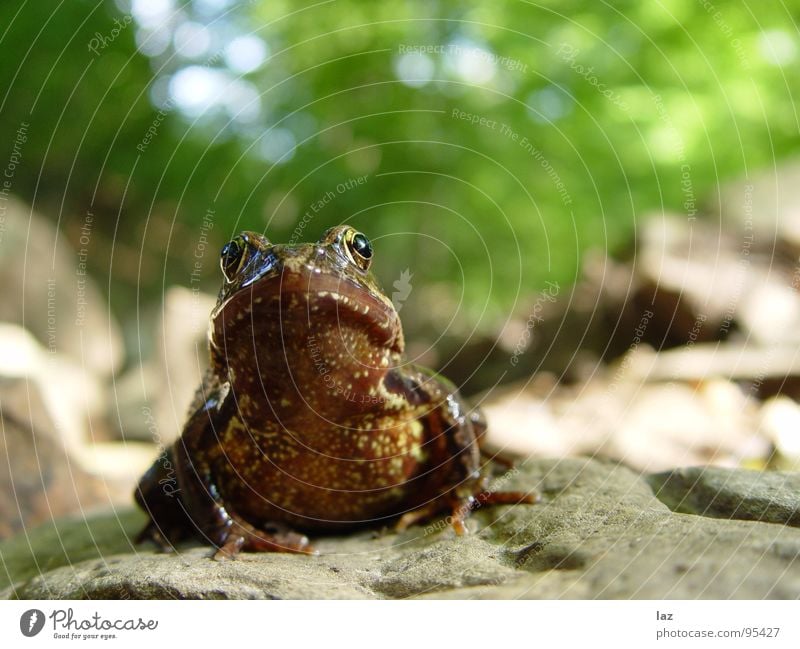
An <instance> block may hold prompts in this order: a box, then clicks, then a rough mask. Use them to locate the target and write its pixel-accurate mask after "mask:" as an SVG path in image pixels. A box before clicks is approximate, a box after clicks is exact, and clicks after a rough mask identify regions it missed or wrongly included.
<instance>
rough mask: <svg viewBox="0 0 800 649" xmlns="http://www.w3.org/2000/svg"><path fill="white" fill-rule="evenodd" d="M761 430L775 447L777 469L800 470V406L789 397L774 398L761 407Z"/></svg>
mask: <svg viewBox="0 0 800 649" xmlns="http://www.w3.org/2000/svg"><path fill="white" fill-rule="evenodd" d="M759 430H760V431H761V432H762V433H763V434H764V436H765V437H766V438H767V439H769V440H770V441H771V442H772V444H773V446H774V447H775V453H774V456H773V458H771V459H772V461H773V463H774V465H775V467H774V468H780V469H783V470H787V471H799V470H800V406H799V405H798V404H797V402H796V401H793V400H792V399H789V398H788V397H784V396H779V397H773V398H772V399H770V400H769V401H767V402H766V403H764V405H763V406H762V407H761V412H760V425H759Z"/></svg>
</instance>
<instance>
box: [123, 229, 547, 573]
mask: <svg viewBox="0 0 800 649" xmlns="http://www.w3.org/2000/svg"><path fill="white" fill-rule="evenodd" d="M373 257H374V250H373V245H372V243H371V242H370V240H369V239H368V238H367V236H366V235H364V234H363V233H362V232H360V231H358V230H357V229H355V228H354V227H352V226H350V225H340V226H336V227H333V228H331V229H329V230H328V231H327V232H325V233H324V234H323V236H322V237H321V238H320V239H319V240H318V241H316V242H314V243H300V244H298V243H288V244H280V243H272V242H271V241H270V240H269V239H268V238H267V237H266V236H265V235H264V234H259V233H257V232H253V231H244V232H242V233H241V234H239V235H238V236H236V237H235V238H234V239H232V240H231V241H229V242H228V243H227V244H225V246H224V247H223V248H222V251H221V254H220V268H221V271H222V275H223V278H224V279H223V284H222V287H221V289H220V292H219V296H218V299H217V303H216V306H215V307H214V309H213V311H212V313H211V316H210V322H209V331H208V350H209V367H208V370H207V371H206V373H205V375H204V376H203V379H202V381H201V385H200V387H199V388H198V390H197V392H196V394H195V397H194V401H193V403H192V405H191V407H190V410H189V415H188V418H187V420H186V423H185V425H184V426H183V429H182V432H181V434H180V436H179V437H178V438H177V439H176V440H175V442H174V443H172V444H171V445H170V446H168V447H167V448H166V449H164V451H163V453H162V454H161V455H160V456H159V458H157V459H156V461H155V462H154V463H153V465H152V466H151V467H150V468H149V470H148V471H147V472H146V473H145V474H144V475H143V476H142V478H141V479H140V481H139V483H138V485H137V487H136V489H135V493H134V497H135V501H136V503H137V504H138V506H139V507H140V508H141V509H143V510H144V511H145V512H146V513H147V515H148V522H147V524H146V526H145V527H144V529H143V530H142V532H141V533H140V535H139V536H138V538H137V540H138V541H140V542H142V541H152V542H154V543H155V544H156V545H157V546H158V547H159V548H160V549H162V550H164V551H170V550H173V549H174V548H175V545H176V544H178V543H180V542H181V541H184V540H188V539H191V538H194V539H196V540H200V541H201V542H202V543H205V544H207V545H210V546H212V547H213V548H214V554H213V557H214V558H215V559H218V560H225V559H232V558H236V557H237V555H238V554H239V553H240V552H291V553H300V554H314V553H316V550H315V547H314V545H312V543H311V542H310V540H309V536H308V535H309V534H310V535H312V536H314V535H315V534H319V535H323V534H337V533H342V534H344V533H348V532H351V531H354V530H359V529H364V528H375V529H378V528H381V529H386V528H387V527H389V526H393V527H394V529H396V530H398V531H402V530H406V529H408V528H409V527H410V526H412V525H414V524H422V523H424V522H427V521H430V520H433V519H434V518H436V517H437V516H441V515H444V514H449V517H448V518H447V519H446V520H448V521H449V522H450V523H451V524H452V527H453V529H454V531H455V533H456V534H457V535H463V534H465V533H467V532H468V528H467V526H466V520H467V518H468V517H469V515H470V514H471V512H473V511H474V510H476V509H478V508H480V507H482V506H488V505H502V504H505V505H510V504H522V503H526V504H532V503H534V502H536V501H537V499H538V496H537V495H536V494H535V493H534V492H519V491H508V492H506V491H497V490H495V491H492V490H490V489H489V481H490V480H491V477H492V474H493V471H494V469H493V467H495V466H496V464H495V463H494V462H493V461H490V460H491V458H490V457H488V455H487V451H486V450H485V448H484V447H485V444H484V441H485V439H486V432H487V423H486V419H485V417H484V415H483V414H482V412H481V410H480V409H479V408H470V407H469V405H468V403H467V401H466V400H465V399H464V398H463V397H462V396H461V394H460V392H459V390H458V388H457V387H456V386H455V385H454V384H453V383H452V382H450V381H449V380H448V379H446V378H444V377H443V376H441V375H439V374H437V373H435V372H433V371H431V370H428V369H425V368H423V367H420V366H418V365H417V364H415V363H413V362H410V361H408V360H407V359H406V356H405V341H404V334H403V327H402V324H401V321H400V317H399V315H398V309H397V308H396V307H395V306H394V304H393V303H392V301H391V300H390V299H389V298H388V297H387V296H386V295H385V294H384V293H383V291H382V290H381V289H380V287H379V284H378V282H377V280H376V279H375V277H374V275H373V273H372V262H373Z"/></svg>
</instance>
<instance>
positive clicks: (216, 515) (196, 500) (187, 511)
mask: <svg viewBox="0 0 800 649" xmlns="http://www.w3.org/2000/svg"><path fill="white" fill-rule="evenodd" d="M199 401H200V402H201V404H200V405H199V406H198V407H197V408H196V409H195V411H194V413H193V414H192V415H191V416H190V417H189V420H188V421H187V423H186V425H185V427H184V429H183V433H182V435H181V437H180V438H179V439H178V440H177V441H176V442H175V444H174V445H173V446H172V449H171V450H170V452H169V457H170V458H171V461H172V462H174V471H175V476H176V478H177V486H178V489H177V492H178V495H179V496H180V498H178V499H175V500H174V501H172V502H171V503H170V504H169V507H170V509H169V511H167V510H166V506H167V505H166V504H165V503H164V502H163V498H162V499H154V498H153V497H152V495H150V497H149V498H148V494H149V492H146V491H145V490H143V488H142V485H140V487H139V489H138V490H137V501H139V504H140V505H142V506H143V508H144V509H145V510H146V511H148V513H150V515H151V522H150V524H149V525H148V526H147V527H146V528H145V530H144V531H143V532H142V534H141V535H140V538H143V539H145V538H146V539H150V540H153V541H155V542H156V543H158V544H159V545H161V546H162V547H163V546H164V545H165V543H164V541H166V543H168V544H171V543H173V542H176V541H178V540H181V539H182V538H184V537H185V536H189V535H190V534H191V535H194V536H200V537H202V538H203V539H204V540H206V541H209V542H210V543H212V544H213V545H215V546H216V547H217V548H218V550H217V552H216V554H215V555H214V558H215V559H218V560H220V559H230V558H233V557H235V556H236V555H237V554H238V553H239V552H240V551H242V550H250V551H254V552H299V553H304V554H309V553H312V552H313V549H312V548H311V545H310V544H309V541H308V538H306V537H305V536H303V535H302V534H298V533H296V532H293V531H292V530H290V529H288V528H286V527H284V526H282V525H279V524H275V525H269V526H267V529H259V528H258V527H256V526H255V525H252V524H251V523H249V522H248V521H246V520H244V519H243V518H242V517H240V516H239V515H238V514H237V513H236V512H235V511H234V509H233V508H231V507H230V505H229V504H226V502H225V498H224V493H222V492H221V490H220V489H219V488H218V485H217V484H216V482H215V479H214V472H213V467H214V465H215V463H218V462H221V461H224V456H223V453H222V449H221V448H220V445H219V435H220V433H221V432H222V430H223V427H224V426H226V425H227V423H228V422H229V421H231V418H232V417H233V416H234V415H235V412H236V403H235V399H234V398H233V395H232V394H231V393H230V390H229V389H228V386H227V385H224V386H221V387H219V388H217V389H215V390H213V391H211V394H210V396H208V398H205V399H200V400H199ZM154 467H155V465H154ZM151 471H153V469H151ZM143 483H144V480H143ZM151 483H152V480H148V481H147V484H148V485H149V484H151ZM167 514H168V515H167ZM165 521H169V522H172V521H177V522H178V523H179V524H178V525H176V524H172V525H170V527H168V528H165V526H164V525H165Z"/></svg>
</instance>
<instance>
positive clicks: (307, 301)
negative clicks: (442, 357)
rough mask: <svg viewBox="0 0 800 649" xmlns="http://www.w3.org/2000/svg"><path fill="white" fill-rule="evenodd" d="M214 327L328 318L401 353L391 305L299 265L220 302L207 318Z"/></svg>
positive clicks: (349, 281) (348, 280) (351, 283)
mask: <svg viewBox="0 0 800 649" xmlns="http://www.w3.org/2000/svg"><path fill="white" fill-rule="evenodd" d="M211 318H212V322H213V323H214V325H215V326H214V328H215V329H218V328H219V327H220V325H221V326H222V327H223V328H224V329H229V328H230V327H232V326H235V325H236V324H237V323H242V322H244V321H249V322H251V323H253V322H259V323H264V322H267V323H274V324H275V325H277V326H287V325H288V324H290V323H291V322H297V321H303V320H305V321H306V322H308V323H311V322H312V321H320V320H323V319H328V320H330V322H331V323H332V324H333V326H336V324H335V323H337V322H338V323H339V324H347V325H349V326H355V327H361V328H364V329H365V330H367V331H370V332H372V333H373V335H375V336H376V337H377V339H378V340H377V342H379V343H380V344H383V345H389V346H391V347H397V348H398V349H397V351H402V349H400V347H401V346H402V342H401V339H402V335H401V334H400V320H399V317H398V315H397V312H396V311H395V309H394V307H393V306H392V303H391V302H390V301H389V300H388V299H387V298H386V297H384V296H383V295H380V294H376V293H375V292H374V291H372V290H371V289H370V288H369V287H368V286H367V285H366V284H362V283H359V282H358V281H357V279H356V278H352V277H350V276H346V275H339V274H335V273H326V272H322V271H321V270H320V269H318V268H315V267H313V266H308V265H304V266H302V267H301V268H300V269H298V270H289V269H288V268H285V267H284V268H282V269H280V270H277V271H274V272H271V273H269V274H268V275H265V276H263V277H260V278H259V279H258V280H256V281H254V282H252V283H251V284H250V285H248V286H245V287H243V288H240V289H239V290H237V291H236V292H234V293H233V294H231V295H230V296H228V297H227V298H226V299H225V300H224V301H222V302H220V304H218V305H217V307H216V308H215V309H214V311H213V312H212V314H211Z"/></svg>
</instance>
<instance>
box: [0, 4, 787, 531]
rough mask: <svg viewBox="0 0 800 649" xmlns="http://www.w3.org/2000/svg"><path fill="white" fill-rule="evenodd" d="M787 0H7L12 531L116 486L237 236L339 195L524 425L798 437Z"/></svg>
mask: <svg viewBox="0 0 800 649" xmlns="http://www.w3.org/2000/svg"><path fill="white" fill-rule="evenodd" d="M798 14H800V6H798V5H797V3H794V2H785V3H767V4H764V3H755V2H723V1H722V0H719V1H718V2H713V3H712V2H708V1H702V2H698V1H696V0H668V1H667V0H663V1H662V2H659V3H641V2H634V1H623V2H615V3H613V4H611V3H604V2H590V1H588V0H560V1H559V2H554V1H552V2H551V1H549V0H545V1H542V2H539V3H535V4H531V3H527V2H515V1H509V2H498V3H495V2H449V1H444V0H440V1H426V2H393V3H365V2H357V1H355V0H322V1H319V2H291V3H290V2H286V1H280V0H249V1H241V2H237V1H236V0H191V1H187V0H115V1H112V0H105V1H98V0H70V1H69V2H60V3H46V6H43V5H42V3H35V2H32V1H31V0H28V1H24V0H5V1H4V2H3V3H2V4H0V44H2V51H3V63H2V66H0V117H1V119H0V174H2V176H0V278H1V279H2V283H3V286H4V290H3V301H2V303H0V322H2V324H0V349H2V353H0V417H1V418H2V426H3V431H2V432H3V435H2V439H3V453H4V454H5V456H6V458H7V460H8V461H7V462H1V463H0V482H2V493H3V496H0V498H2V499H3V502H2V503H0V536H9V535H11V534H13V533H15V532H16V531H18V530H20V529H22V527H23V526H26V525H32V524H35V523H38V522H41V521H44V520H48V519H49V518H51V517H53V516H58V515H61V514H64V513H71V512H76V511H84V512H85V511H86V510H88V509H91V508H92V507H102V506H107V505H108V504H109V502H111V503H114V504H120V503H125V504H127V503H129V502H130V490H131V488H132V485H133V484H134V482H135V480H136V478H137V477H138V475H139V474H140V473H141V472H142V471H143V470H144V468H146V466H147V465H148V464H149V463H150V462H151V461H152V459H153V457H155V455H156V454H157V447H158V446H159V445H163V444H167V443H169V442H170V441H171V440H173V439H174V438H175V437H176V435H177V434H178V433H179V431H180V427H181V424H182V422H183V419H184V416H185V411H186V407H187V405H188V402H189V400H190V398H191V396H192V394H193V391H194V389H195V388H196V386H197V384H198V382H199V377H200V375H201V373H202V369H203V367H204V364H205V362H206V361H205V353H206V352H205V332H206V327H207V317H208V313H209V311H210V309H211V308H212V306H213V303H214V295H215V294H216V291H217V290H218V287H219V285H220V281H221V275H220V272H219V267H218V254H219V249H220V248H221V246H222V245H223V244H224V243H225V242H226V241H228V240H229V239H230V238H232V237H233V236H234V235H235V234H236V233H238V232H239V231H240V230H243V229H248V230H256V231H259V232H265V233H266V234H267V235H268V236H269V237H270V239H272V240H273V241H281V242H282V241H292V242H299V241H312V240H316V239H317V238H318V237H319V236H320V234H322V232H324V230H325V229H326V228H328V227H330V226H332V225H335V224H338V223H342V222H348V223H352V224H353V225H355V226H356V227H358V228H359V229H360V230H362V231H363V232H365V233H366V234H367V235H368V236H369V237H370V238H371V240H372V241H373V244H374V247H375V250H376V257H375V263H374V268H375V270H376V273H377V275H378V277H379V279H380V281H381V283H382V284H383V286H384V288H385V289H386V293H387V295H389V296H390V297H392V299H393V300H394V302H395V304H396V306H397V307H398V308H400V309H401V316H402V319H403V321H404V326H405V329H406V338H407V340H408V342H409V345H408V349H409V355H410V357H411V358H412V359H414V360H416V361H418V362H420V363H423V364H425V365H429V366H432V367H435V368H437V369H438V370H440V371H441V372H443V373H444V374H446V375H447V376H449V377H450V378H452V379H453V380H454V381H455V382H456V383H457V384H458V385H460V386H462V389H463V390H464V392H465V393H467V394H469V395H470V396H471V397H472V398H473V400H474V401H476V402H480V403H481V404H482V405H484V407H485V408H486V410H487V412H488V413H489V416H490V422H491V424H492V429H493V438H492V440H493V443H494V444H495V446H496V447H497V448H498V449H505V450H506V451H507V452H509V453H518V454H526V453H535V454H544V455H555V456H562V455H574V454H600V455H603V456H607V457H612V458H615V459H617V460H619V461H621V462H624V463H626V464H628V465H630V466H633V467H636V468H638V469H640V470H642V471H649V470H659V469H666V468H668V467H671V466H682V465H688V464H698V463H717V464H724V465H733V466H751V467H757V468H775V467H777V468H790V469H794V468H797V467H798V466H800V460H799V459H798V458H800V433H798V431H800V410H799V409H798V407H797V404H796V398H797V397H798V396H800V383H798V381H797V375H798V372H797V369H798V363H797V360H796V356H797V349H798V347H797V345H798V342H799V341H798V338H800V333H798V332H800V328H799V327H798V325H800V299H798V295H797V288H798V286H800V268H798V264H797V262H798V253H799V252H800V189H798V188H799V187H800V164H798V163H797V162H796V161H795V160H793V159H792V156H793V155H796V153H797V150H798V146H799V145H800V129H799V128H798V126H799V125H800V121H799V120H798V114H797V110H796V102H795V100H796V98H797V96H798V93H800V76H798V75H797V69H798V57H799V56H800V35H799V34H798V30H797V27H796V23H797V19H798Z"/></svg>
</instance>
